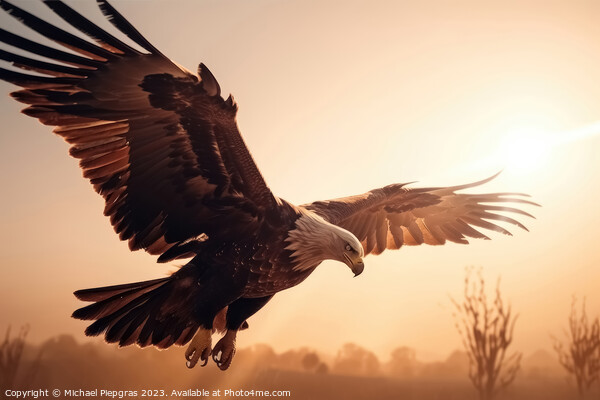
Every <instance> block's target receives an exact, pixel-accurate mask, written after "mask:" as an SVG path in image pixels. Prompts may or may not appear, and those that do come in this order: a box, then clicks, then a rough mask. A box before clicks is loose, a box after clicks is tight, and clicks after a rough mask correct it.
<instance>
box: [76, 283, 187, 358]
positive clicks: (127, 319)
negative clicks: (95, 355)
mask: <svg viewBox="0 0 600 400" xmlns="http://www.w3.org/2000/svg"><path fill="white" fill-rule="evenodd" d="M185 286H186V285H182V282H181V280H180V279H176V278H175V277H174V276H170V277H167V278H161V279H154V280H150V281H145V282H136V283H128V284H125V285H116V286H106V287H100V288H94V289H84V290H78V291H76V292H75V293H74V294H75V296H76V297H77V298H78V299H80V300H83V301H93V302H94V303H93V304H90V305H88V306H86V307H82V308H80V309H78V310H76V311H75V312H74V313H73V317H74V318H77V319H83V320H95V322H94V323H93V324H91V325H90V326H88V327H87V329H86V330H85V333H86V335H88V336H98V335H100V334H102V333H105V339H106V341H107V342H109V343H119V345H120V346H128V345H131V344H134V343H136V344H138V345H139V346H141V347H145V346H149V345H154V346H157V347H159V348H167V347H169V346H171V345H173V344H177V345H180V346H181V345H184V344H186V343H187V342H189V341H190V340H191V339H192V337H193V336H194V334H195V333H196V331H197V330H198V324H197V323H196V322H195V321H194V318H192V310H191V307H190V304H191V303H190V302H189V297H188V296H190V294H192V293H190V288H189V286H188V287H185Z"/></svg>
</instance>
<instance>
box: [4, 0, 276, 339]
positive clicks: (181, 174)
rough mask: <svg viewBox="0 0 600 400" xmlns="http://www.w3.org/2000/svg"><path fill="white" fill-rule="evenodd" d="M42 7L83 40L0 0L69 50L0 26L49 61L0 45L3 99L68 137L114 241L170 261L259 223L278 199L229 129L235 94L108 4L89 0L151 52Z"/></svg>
mask: <svg viewBox="0 0 600 400" xmlns="http://www.w3.org/2000/svg"><path fill="white" fill-rule="evenodd" d="M45 4H46V5H47V6H48V7H49V8H50V9H51V10H52V11H53V12H54V13H56V14H57V15H58V16H59V17H61V18H62V19H63V20H65V21H66V22H67V23H69V24H70V25H71V26H73V27H74V28H76V29H77V30H78V31H79V32H81V33H82V34H83V35H84V36H87V37H89V38H91V39H92V41H88V40H86V39H84V38H82V37H79V36H77V35H74V34H72V33H69V32H67V31H65V30H63V29H61V28H59V27H56V26H54V25H52V24H50V23H48V22H46V21H44V20H42V19H40V18H38V17H37V16H35V15H33V14H31V13H30V12H28V11H25V10H23V9H21V8H20V7H17V6H16V5H14V4H12V3H10V2H7V1H5V0H0V8H2V9H3V10H4V11H6V12H7V13H9V14H10V15H11V16H13V17H15V18H16V19H17V20H18V21H20V22H21V23H23V24H24V25H25V26H27V27H29V28H31V29H32V30H34V31H36V32H38V33H39V34H41V35H43V36H45V37H46V38H48V39H51V40H53V41H54V42H55V43H57V44H58V45H59V46H61V47H63V48H65V49H68V50H70V51H73V52H75V53H77V54H73V53H71V52H66V51H63V50H59V49H56V48H53V47H49V46H46V45H42V44H40V43H37V42H35V41H32V40H30V39H27V38H24V37H21V36H19V35H16V34H13V33H11V32H8V31H6V30H3V29H0V42H3V43H5V44H8V45H11V46H14V47H16V48H19V49H21V50H24V51H26V52H28V53H32V54H34V55H37V56H42V57H45V58H47V59H48V60H50V61H40V60H37V59H34V58H30V57H27V56H25V55H17V54H14V53H11V52H9V51H6V50H0V59H2V60H5V61H7V62H9V63H11V64H12V66H13V67H14V70H13V69H6V68H0V79H3V80H5V81H8V82H11V83H13V84H15V85H18V86H21V87H22V88H23V89H22V90H19V91H16V92H14V93H12V96H13V97H14V98H15V99H16V100H17V101H19V102H22V103H25V104H27V105H28V107H27V108H26V109H25V110H23V112H24V113H25V114H26V115H29V116H32V117H34V118H37V119H39V120H40V122H42V123H43V124H46V125H54V126H55V129H54V132H55V133H56V134H58V135H59V136H61V137H63V138H64V139H65V140H66V141H67V142H68V143H69V144H70V145H71V149H70V154H71V155H72V156H73V157H76V158H78V159H79V160H80V167H81V169H82V171H83V175H84V177H86V178H88V179H89V180H90V182H91V183H92V184H93V186H94V189H95V190H96V191H97V192H98V193H99V194H100V195H102V196H103V197H104V199H105V202H106V205H105V209H104V214H105V215H106V216H108V217H109V219H110V221H111V224H112V225H113V227H114V229H115V231H116V232H117V233H118V234H119V236H120V237H121V239H123V240H128V241H129V246H130V248H131V249H139V248H144V249H146V251H148V252H149V253H151V254H164V253H165V252H169V250H171V251H170V252H169V253H168V254H169V256H168V257H161V258H160V260H161V261H168V260H170V259H172V258H177V257H179V256H181V254H180V253H178V249H185V251H186V253H189V251H188V250H189V248H190V246H184V245H183V244H184V243H188V242H189V241H191V242H189V243H191V244H193V245H194V246H195V245H196V244H197V243H201V242H202V241H201V240H196V238H198V237H200V236H201V235H207V236H208V237H209V238H212V237H216V238H218V237H219V236H220V235H228V237H231V235H235V234H238V235H246V234H248V232H252V230H253V229H257V226H258V222H259V221H260V219H261V218H264V216H265V215H267V214H268V212H269V211H270V207H273V206H274V205H275V204H276V202H275V200H274V197H273V195H272V194H271V192H270V190H269V189H268V187H267V186H266V184H265V182H264V180H263V178H262V176H261V175H260V173H259V171H258V169H257V168H256V165H255V164H254V161H253V160H252V157H251V155H250V153H249V151H248V150H247V148H246V146H245V144H244V142H243V140H242V138H241V135H240V133H239V131H238V129H237V125H236V122H235V116H236V111H237V106H236V105H235V103H234V102H233V98H231V97H229V98H228V99H227V100H224V99H223V98H221V97H220V88H219V84H218V82H217V80H216V79H215V77H214V76H213V75H212V73H211V72H210V71H209V70H208V68H206V66H204V65H203V64H202V65H201V68H200V76H199V77H198V76H197V75H195V74H193V73H191V72H190V71H188V70H186V69H184V68H182V67H180V66H178V65H176V64H175V63H173V62H172V61H171V60H169V59H168V58H167V57H165V56H164V55H163V54H162V53H161V52H160V51H158V49H156V48H155V47H154V46H153V45H152V44H151V43H150V42H149V41H148V40H147V39H145V38H144V37H143V36H142V35H141V34H140V33H139V32H138V31H137V30H136V29H135V28H134V27H133V26H132V25H131V24H130V23H129V22H128V21H127V20H126V19H125V18H124V17H123V16H122V15H121V14H120V13H119V12H118V11H117V10H116V9H115V8H114V7H112V6H111V5H110V4H109V3H108V2H107V1H104V0H98V5H99V7H100V9H101V11H102V13H103V14H104V15H105V16H106V17H107V18H108V19H109V21H110V22H111V23H112V24H113V25H114V26H115V27H116V28H117V29H118V30H119V31H121V32H122V33H124V34H125V35H126V36H127V37H128V38H129V39H131V40H132V41H133V42H134V43H135V44H137V45H138V46H140V47H141V48H142V49H143V50H145V51H147V52H148V53H144V52H142V51H139V50H137V49H135V48H134V47H132V46H130V45H128V44H127V43H124V42H123V41H122V40H120V39H117V38H116V37H115V36H113V35H111V34H110V33H108V32H106V31H105V30H104V29H102V28H100V27H98V26H97V25H96V24H94V23H92V22H91V21H90V20H88V19H87V18H85V17H83V16H82V15H81V14H79V13H78V12H76V11H75V10H73V9H72V8H71V7H69V6H67V5H66V4H64V3H63V2H61V1H49V2H45ZM18 70H21V71H30V72H33V73H37V75H32V74H28V73H25V72H19V71H18ZM223 226H229V227H231V228H230V229H228V230H224V229H222V227H223ZM238 228H239V229H238ZM192 247H193V246H192ZM181 251H183V250H181ZM144 334H145V332H144V331H142V332H141V333H140V335H142V336H143V335H144Z"/></svg>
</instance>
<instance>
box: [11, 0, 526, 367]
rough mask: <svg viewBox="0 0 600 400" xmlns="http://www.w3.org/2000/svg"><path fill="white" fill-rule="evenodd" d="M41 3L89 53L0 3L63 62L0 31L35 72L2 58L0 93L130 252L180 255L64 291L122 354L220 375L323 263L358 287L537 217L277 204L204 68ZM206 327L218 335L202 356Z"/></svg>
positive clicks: (463, 198) (487, 203)
mask: <svg viewBox="0 0 600 400" xmlns="http://www.w3.org/2000/svg"><path fill="white" fill-rule="evenodd" d="M44 4H45V5H46V6H48V7H49V8H50V9H51V10H52V11H53V12H54V13H56V14H57V15H58V16H59V17H61V18H62V19H64V20H65V21H66V22H67V23H68V24H70V25H71V26H73V27H74V28H76V29H77V30H78V31H80V32H81V34H84V35H86V36H87V37H88V38H89V39H91V40H85V39H83V38H82V37H79V36H77V35H73V34H71V33H69V32H67V31H65V30H63V29H60V28H58V27H56V26H54V25H52V24H50V23H48V22H45V21H44V20H42V19H40V18H38V17H36V16H35V15H32V14H31V13H29V12H27V11H25V10H23V9H21V8H19V7H17V6H15V5H13V4H11V3H9V2H7V1H4V0H0V6H1V7H2V9H4V10H5V11H6V12H7V13H9V14H10V15H11V16H13V17H15V18H16V19H17V20H19V21H20V22H21V23H23V24H24V25H26V26H28V27H29V28H31V29H32V30H34V31H36V32H38V33H40V34H41V35H43V36H45V37H46V38H48V39H50V40H53V41H54V42H56V43H57V44H58V45H60V46H63V47H65V48H66V49H68V50H70V51H64V50H60V49H59V48H55V47H49V46H46V45H43V44H40V43H37V42H35V41H33V40H30V39H27V38H25V37H21V36H19V35H16V34H14V33H11V32H8V31H6V30H4V29H0V41H2V42H4V43H5V44H8V45H10V46H13V47H15V48H19V49H21V50H24V51H26V52H29V53H33V54H34V55H36V56H41V57H43V58H45V59H46V61H42V60H41V59H39V58H30V57H27V56H25V55H22V54H23V53H21V54H16V53H12V52H9V51H6V50H0V58H1V59H3V60H5V61H8V62H10V63H12V65H13V66H14V67H17V68H19V69H21V70H25V72H20V71H19V70H17V69H5V68H0V78H1V79H3V80H5V81H8V82H10V83H13V84H15V85H18V86H20V87H22V89H21V90H19V91H16V92H14V93H12V94H11V95H12V97H14V98H15V99H16V100H17V101H20V102H22V103H25V104H27V105H28V107H27V108H25V109H24V110H23V113H25V114H26V115H29V116H31V117H34V118H37V119H39V120H40V122H41V123H43V124H45V125H53V126H55V128H54V132H55V133H57V134H58V135H60V136H62V137H63V138H64V139H65V140H66V141H67V142H68V143H69V144H70V145H71V148H70V154H71V156H73V157H76V158H78V159H80V160H81V161H80V166H81V168H82V170H83V176H84V177H86V178H88V179H89V180H90V182H91V184H92V185H93V187H94V190H95V191H96V192H98V193H99V194H100V195H101V196H102V197H103V198H104V200H105V201H106V206H105V208H104V214H105V215H106V216H107V217H109V218H110V222H111V224H112V226H113V227H114V229H115V231H116V232H117V233H118V234H119V237H120V238H121V240H127V241H128V243H129V248H130V249H131V250H138V249H144V250H145V251H147V252H148V253H150V254H152V255H157V256H158V262H161V263H164V262H169V261H172V260H176V259H180V258H191V261H189V262H188V263H187V264H185V265H184V266H183V267H181V268H180V269H179V270H177V271H176V272H175V273H173V274H172V275H170V276H168V277H166V278H160V279H154V280H150V281H146V282H138V283H129V284H124V285H116V286H109V287H101V288H95V289H85V290H79V291H76V292H75V296H77V298H79V299H81V300H83V301H88V302H92V304H91V305H87V306H86V307H83V308H80V309H78V310H76V311H75V312H74V313H73V317H75V318H78V319H83V320H91V321H94V322H93V323H92V324H91V325H89V326H88V327H87V329H86V331H85V333H86V335H89V336H96V335H101V334H104V337H105V339H106V341H107V342H110V343H113V342H114V343H118V344H119V345H120V346H127V345H131V344H137V345H139V346H141V347H144V346H149V345H153V346H156V347H159V348H167V347H169V346H172V345H180V346H181V345H185V344H187V343H188V342H191V343H190V344H189V347H188V348H187V351H186V352H185V357H186V359H187V366H188V367H190V368H191V367H194V365H196V364H197V363H198V361H199V360H202V362H203V364H202V365H206V363H207V362H208V359H209V357H211V356H212V358H213V360H214V361H215V362H216V363H217V365H218V367H219V368H220V369H222V370H225V369H227V368H228V367H229V365H230V364H231V361H232V358H233V355H234V353H235V339H236V334H237V332H238V330H240V329H244V328H246V327H247V326H248V325H247V323H246V320H247V319H248V318H249V317H250V316H252V315H253V314H254V313H256V312H257V311H258V310H259V309H260V308H262V307H263V306H264V305H265V304H266V303H267V302H268V301H269V300H270V299H271V298H272V297H273V295H275V294H276V293H277V292H279V291H282V290H284V289H288V288H291V287H292V286H295V285H297V284H299V283H300V282H302V281H303V280H305V279H306V278H307V277H308V276H309V275H310V274H311V273H312V272H313V271H314V270H315V268H316V267H317V266H318V265H319V264H320V263H321V262H322V261H324V260H336V261H340V262H342V263H344V264H346V265H347V266H348V267H349V268H350V270H351V271H352V272H353V273H354V274H355V275H359V274H360V273H361V272H362V271H363V269H364V264H363V258H364V257H365V256H366V255H367V254H380V253H381V252H383V251H384V250H386V249H399V248H401V247H402V246H403V245H420V244H423V243H426V244H430V245H441V244H444V243H445V242H446V241H451V242H455V243H465V244H466V243H468V242H467V238H482V239H488V237H487V236H486V235H485V234H483V233H481V232H480V231H479V230H477V229H476V228H485V229H488V230H493V231H497V232H500V233H503V234H507V235H510V233H509V232H508V231H507V230H506V229H504V228H503V227H501V226H499V225H497V224H496V222H498V221H502V222H507V223H510V224H514V225H516V226H518V227H520V228H523V229H526V228H525V227H524V226H523V225H522V224H521V223H520V222H518V221H516V220H515V219H513V218H510V217H508V216H506V215H503V214H500V213H499V212H508V213H516V214H520V215H525V216H529V217H531V215H530V214H528V213H526V212H524V211H522V210H520V209H517V208H514V207H507V206H504V205H503V204H504V203H521V204H532V205H535V203H533V202H531V201H528V200H526V199H524V198H523V197H522V196H525V195H522V194H519V193H490V194H464V193H457V192H458V191H461V190H463V189H468V188H472V187H475V186H478V185H481V184H483V183H485V182H488V181H489V180H491V179H492V178H493V177H492V178H489V179H485V180H483V181H479V182H475V183H471V184H466V185H460V186H453V187H431V188H408V187H406V185H405V184H392V185H389V186H385V187H383V188H379V189H374V190H371V191H370V192H367V193H364V194H360V195H356V196H351V197H345V198H340V199H335V200H326V201H316V202H314V203H311V204H305V205H300V206H298V205H294V204H292V203H289V202H287V201H285V200H283V199H281V198H279V197H277V196H276V195H274V194H273V193H272V192H271V190H270V189H269V187H268V186H267V184H266V183H265V181H264V179H263V177H262V175H261V174H260V172H259V170H258V168H257V166H256V164H255V163H254V161H253V159H252V156H251V155H250V152H249V151H248V148H247V147H246V145H245V144H244V140H243V139H242V136H241V135H240V132H239V130H238V126H237V124H236V112H237V105H236V103H235V102H234V100H233V98H232V97H231V96H229V97H228V98H227V99H223V97H221V90H220V87H219V84H218V83H217V80H216V79H215V77H214V76H213V74H212V73H211V72H210V71H209V70H208V68H207V67H206V66H205V65H204V64H200V67H199V68H198V73H197V74H194V73H193V72H191V71H189V70H187V69H185V68H183V67H181V66H180V65H178V64H176V63H175V62H173V61H171V60H170V59H169V58H167V57H166V56H164V55H163V54H162V53H161V52H160V51H159V50H158V49H156V48H155V47H154V46H152V44H150V43H149V42H148V41H147V40H146V39H145V38H144V37H143V36H142V35H141V34H140V33H139V32H138V31H137V30H136V29H135V28H134V27H133V26H132V25H131V24H130V23H129V22H128V21H127V20H126V19H125V18H124V17H123V16H122V15H121V14H119V12H117V10H115V8H113V7H112V6H111V5H110V4H109V3H108V2H107V1H106V0H98V5H99V7H100V10H101V11H102V13H103V14H104V15H105V16H106V18H108V20H109V21H110V22H111V23H112V24H113V25H114V26H115V27H116V28H117V29H118V30H119V31H120V32H122V33H123V34H125V35H126V36H127V37H128V38H129V39H130V40H131V41H132V42H133V43H135V44H137V46H139V47H135V46H134V47H132V46H130V45H129V44H127V43H125V42H124V41H123V40H120V39H118V38H116V37H115V36H113V35H111V34H110V33H108V32H106V31H105V30H103V29H101V28H100V27H98V26H97V25H96V24H94V23H93V22H91V21H90V20H89V19H87V18H85V17H84V16H82V15H81V14H79V13H78V12H76V11H75V10H73V9H72V8H71V7H69V6H68V5H66V4H64V3H63V2H61V1H46V2H45V3H44ZM142 49H143V50H142ZM76 53H77V54H76ZM28 71H31V72H33V73H30V72H28ZM216 330H217V331H220V332H225V333H224V335H223V337H222V338H221V339H220V340H219V341H218V343H217V344H216V345H215V346H214V347H212V343H211V338H212V334H213V332H215V331H216Z"/></svg>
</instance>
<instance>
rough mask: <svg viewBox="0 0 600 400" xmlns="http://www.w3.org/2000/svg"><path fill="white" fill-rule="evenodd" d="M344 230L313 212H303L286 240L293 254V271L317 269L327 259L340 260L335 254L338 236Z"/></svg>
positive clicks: (287, 247) (288, 248)
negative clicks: (338, 232) (339, 231)
mask: <svg viewBox="0 0 600 400" xmlns="http://www.w3.org/2000/svg"><path fill="white" fill-rule="evenodd" d="M341 229H342V228H340V227H338V226H335V225H333V224H331V223H329V222H327V221H325V220H324V219H323V218H322V217H320V216H318V215H317V214H315V213H314V212H312V211H309V210H302V211H301V216H300V217H299V218H298V219H297V220H296V224H295V227H294V229H292V230H291V231H289V233H288V237H287V238H286V239H285V242H286V243H287V246H286V247H285V248H286V249H287V250H290V251H291V252H292V259H293V260H294V264H295V265H294V267H293V269H294V270H296V271H306V270H309V269H311V268H314V267H316V266H317V265H319V264H320V263H321V262H322V261H324V260H327V259H338V256H337V255H336V254H335V248H336V243H337V242H338V241H339V237H338V235H337V234H336V232H337V231H338V230H341Z"/></svg>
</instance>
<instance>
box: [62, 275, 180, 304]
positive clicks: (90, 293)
mask: <svg viewBox="0 0 600 400" xmlns="http://www.w3.org/2000/svg"><path fill="white" fill-rule="evenodd" d="M168 279H169V278H159V279H153V280H151V281H144V282H135V283H126V284H124V285H114V286H104V287H99V288H93V289H82V290H78V291H76V292H75V293H73V294H74V295H75V297H77V298H78V299H79V300H83V301H101V300H104V299H107V298H109V297H112V296H115V295H118V294H120V293H123V292H126V291H128V290H131V289H139V288H141V287H147V286H151V285H154V284H157V283H164V282H165V281H166V280H168Z"/></svg>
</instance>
